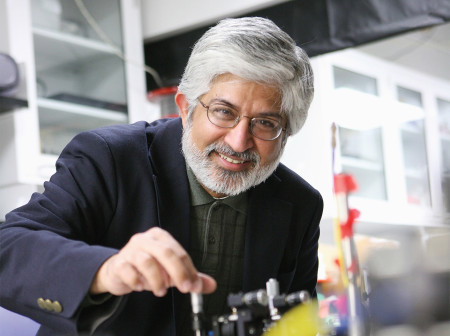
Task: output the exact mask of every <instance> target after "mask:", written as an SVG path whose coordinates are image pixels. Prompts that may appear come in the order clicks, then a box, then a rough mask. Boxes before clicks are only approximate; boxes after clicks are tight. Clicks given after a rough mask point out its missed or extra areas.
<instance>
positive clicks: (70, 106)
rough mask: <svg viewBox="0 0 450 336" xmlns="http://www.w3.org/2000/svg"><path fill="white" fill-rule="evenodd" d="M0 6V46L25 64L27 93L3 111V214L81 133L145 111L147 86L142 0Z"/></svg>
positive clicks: (30, 1) (6, 1) (43, 0)
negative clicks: (21, 102)
mask: <svg viewBox="0 0 450 336" xmlns="http://www.w3.org/2000/svg"><path fill="white" fill-rule="evenodd" d="M0 11H1V12H3V13H4V14H5V15H4V20H0V31H1V33H0V52H4V53H7V54H10V55H11V56H12V57H13V58H14V59H15V60H16V61H17V62H18V63H19V64H20V66H21V69H22V72H23V74H22V75H23V77H24V82H23V83H22V86H23V90H24V91H25V92H26V94H25V97H26V99H27V100H28V108H22V109H17V110H14V111H11V112H8V113H3V114H1V115H0V140H1V147H0V169H1V174H0V175H1V176H0V199H2V200H3V199H8V201H7V202H2V203H3V204H2V205H1V206H0V219H1V218H2V217H3V216H4V214H5V212H6V211H8V210H11V209H12V208H14V207H16V206H18V205H20V204H22V203H24V201H26V200H27V199H28V198H29V196H30V191H35V190H37V189H38V186H39V185H41V184H42V183H43V182H44V181H45V180H47V179H48V178H49V177H50V175H51V174H52V173H53V172H54V169H55V168H54V164H55V160H56V158H57V155H58V154H59V153H60V152H61V150H62V149H63V148H64V146H65V145H66V144H67V143H68V142H69V141H70V139H72V138H73V136H75V135H76V134H77V133H79V132H81V131H84V130H88V129H93V128H97V127H101V126H106V125H112V124H120V123H128V122H134V121H137V120H141V119H145V118H146V115H145V111H146V101H145V96H146V92H145V91H146V87H145V71H144V68H143V41H142V33H141V8H140V2H139V1H128V0H96V1H80V0H0ZM6 195H9V196H8V197H6ZM6 203H7V204H6Z"/></svg>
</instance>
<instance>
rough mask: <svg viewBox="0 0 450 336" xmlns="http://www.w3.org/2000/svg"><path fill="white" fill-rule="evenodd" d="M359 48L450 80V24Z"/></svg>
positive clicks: (420, 30)
mask: <svg viewBox="0 0 450 336" xmlns="http://www.w3.org/2000/svg"><path fill="white" fill-rule="evenodd" d="M357 49H358V50H361V51H363V52H366V53H368V54H370V55H373V56H375V57H379V58H382V59H385V60H387V61H390V62H393V63H396V64H399V65H402V66H406V67H410V68H413V69H415V70H417V71H420V72H423V73H426V74H429V75H431V76H434V77H438V78H440V79H444V80H448V81H450V23H445V24H442V25H438V26H432V27H428V28H422V29H419V30H416V31H414V32H409V33H406V34H401V35H398V36H395V37H391V38H387V39H384V40H381V41H378V42H373V43H370V44H367V45H363V46H360V47H358V48H357Z"/></svg>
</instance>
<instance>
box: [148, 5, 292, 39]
mask: <svg viewBox="0 0 450 336" xmlns="http://www.w3.org/2000/svg"><path fill="white" fill-rule="evenodd" d="M287 1H288V0H226V1H211V0H164V1H156V0H142V21H143V36H144V39H145V40H155V39H158V38H162V37H164V36H168V35H171V34H173V33H175V32H180V31H183V30H185V29H191V28H196V27H201V26H203V25H207V24H210V23H214V22H215V21H217V20H218V19H221V18H225V17H227V16H235V15H241V14H245V13H246V12H249V11H253V10H257V9H261V8H265V7H269V6H273V5H276V4H279V3H282V2H287Z"/></svg>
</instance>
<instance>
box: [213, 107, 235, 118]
mask: <svg viewBox="0 0 450 336" xmlns="http://www.w3.org/2000/svg"><path fill="white" fill-rule="evenodd" d="M211 111H212V112H213V113H214V115H215V116H216V117H218V118H222V119H233V120H234V119H236V114H235V112H234V111H233V110H232V109H230V108H229V107H226V106H211Z"/></svg>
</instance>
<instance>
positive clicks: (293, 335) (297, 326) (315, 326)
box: [264, 302, 319, 336]
mask: <svg viewBox="0 0 450 336" xmlns="http://www.w3.org/2000/svg"><path fill="white" fill-rule="evenodd" d="M318 332H319V317H318V307H317V302H313V303H305V304H301V305H298V306H295V307H294V308H292V309H291V310H289V311H288V312H286V313H285V314H283V317H282V318H281V319H280V320H279V321H278V322H277V323H276V324H275V325H274V326H273V327H271V328H270V329H269V330H268V331H267V332H265V333H264V336H316V335H317V333H318Z"/></svg>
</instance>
